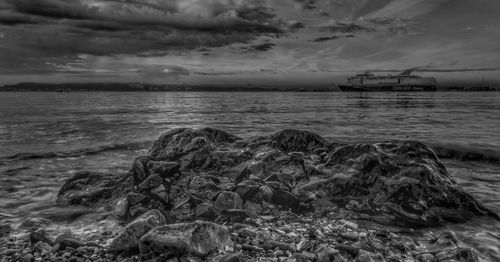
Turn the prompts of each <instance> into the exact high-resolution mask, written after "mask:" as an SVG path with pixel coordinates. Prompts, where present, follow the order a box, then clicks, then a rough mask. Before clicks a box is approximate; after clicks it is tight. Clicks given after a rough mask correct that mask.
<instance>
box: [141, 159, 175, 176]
mask: <svg viewBox="0 0 500 262" xmlns="http://www.w3.org/2000/svg"><path fill="white" fill-rule="evenodd" d="M180 168H181V165H180V164H179V163H177V162H166V161H149V162H148V164H147V169H148V172H149V174H151V175H154V174H157V175H160V176H161V177H162V178H170V177H173V176H175V175H176V174H178V173H179V172H180V170H179V169H180Z"/></svg>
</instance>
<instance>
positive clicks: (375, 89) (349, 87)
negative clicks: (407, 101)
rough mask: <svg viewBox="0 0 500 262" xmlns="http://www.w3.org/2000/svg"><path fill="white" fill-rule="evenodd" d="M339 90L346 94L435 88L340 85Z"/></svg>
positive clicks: (434, 87) (430, 90) (433, 88)
mask: <svg viewBox="0 0 500 262" xmlns="http://www.w3.org/2000/svg"><path fill="white" fill-rule="evenodd" d="M339 88H340V89H341V90H342V91H346V92H432V91H436V89H437V88H436V86H353V85H340V86H339Z"/></svg>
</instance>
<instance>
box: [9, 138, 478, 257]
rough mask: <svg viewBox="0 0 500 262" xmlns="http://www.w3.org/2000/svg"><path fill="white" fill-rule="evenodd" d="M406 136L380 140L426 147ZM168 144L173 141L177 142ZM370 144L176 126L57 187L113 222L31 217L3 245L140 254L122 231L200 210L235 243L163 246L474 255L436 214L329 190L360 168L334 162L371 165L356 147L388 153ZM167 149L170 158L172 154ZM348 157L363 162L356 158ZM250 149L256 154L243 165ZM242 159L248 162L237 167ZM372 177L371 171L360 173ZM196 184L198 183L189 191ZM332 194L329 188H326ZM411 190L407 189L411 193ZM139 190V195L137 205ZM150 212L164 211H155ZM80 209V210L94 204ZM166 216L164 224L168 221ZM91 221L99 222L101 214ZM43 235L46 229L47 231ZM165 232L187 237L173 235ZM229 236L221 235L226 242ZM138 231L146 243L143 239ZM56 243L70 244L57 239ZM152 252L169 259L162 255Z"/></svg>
mask: <svg viewBox="0 0 500 262" xmlns="http://www.w3.org/2000/svg"><path fill="white" fill-rule="evenodd" d="M193 143H194V144H193ZM400 143H402V144H397V143H396V144H386V145H385V146H384V147H388V148H387V149H383V150H395V151H391V152H393V153H395V155H394V157H395V159H399V160H397V161H406V160H404V159H406V158H407V157H408V156H406V155H405V153H403V152H405V151H404V150H410V151H409V152H421V153H422V152H426V151H425V150H427V149H425V147H422V148H420V147H421V145H419V144H411V143H410V144H408V143H406V142H400ZM172 147H173V148H178V149H175V150H174V149H173V148H172ZM404 148H407V149H404ZM419 148H420V149H419ZM348 149H349V150H348ZM170 150H174V151H170ZM177 150H180V151H177ZM183 150H184V151H183ZM185 150H187V151H185ZM241 150H243V151H241ZM245 150H249V151H245ZM339 150H340V151H339ZM346 150H347V151H346ZM367 150H368V151H367ZM372 150H375V148H372V147H371V146H370V145H369V144H366V145H359V146H358V145H354V147H351V145H349V144H328V143H327V142H326V141H325V140H323V139H322V138H321V137H319V136H318V135H316V134H314V133H310V132H304V131H293V130H292V131H289V130H285V131H281V132H277V133H275V134H273V135H271V136H264V137H253V138H248V139H240V138H238V137H235V136H233V135H230V134H228V133H225V132H223V131H220V130H216V129H210V128H205V129H175V130H169V131H168V132H167V133H165V134H164V135H163V136H161V137H160V138H159V139H158V140H157V141H156V142H155V145H154V146H153V148H152V149H151V150H150V156H147V157H139V158H138V159H136V161H134V163H133V164H132V169H131V171H130V172H129V173H128V174H110V175H106V174H98V173H93V172H81V173H79V174H77V175H76V176H75V177H73V178H72V179H70V180H69V181H67V182H66V183H65V184H64V186H63V187H62V188H61V190H60V192H59V197H58V204H59V205H60V206H61V207H64V206H67V205H68V204H70V206H72V205H75V204H76V205H77V206H81V205H83V206H86V207H88V208H90V209H91V210H100V211H99V212H98V214H100V217H101V223H103V224H105V225H106V226H108V227H110V228H112V230H111V231H108V230H105V229H103V232H93V233H92V234H87V236H85V233H84V234H78V233H75V232H73V233H72V234H69V235H68V234H66V235H65V236H62V237H61V236H59V235H60V234H61V233H62V232H60V231H59V232H57V230H56V231H52V232H51V231H50V230H47V231H49V233H48V234H44V233H43V232H41V231H39V232H38V233H40V234H38V235H37V236H38V237H39V238H37V239H35V241H33V235H34V233H33V231H32V229H35V228H38V227H41V228H43V223H42V224H39V225H38V226H35V227H32V228H31V229H26V228H25V227H23V228H18V229H16V230H13V233H15V234H17V235H15V236H8V235H7V236H6V237H3V238H2V240H0V246H1V247H0V253H2V254H4V255H8V256H9V257H10V258H12V259H14V258H15V259H25V260H26V259H27V260H26V261H38V260H37V259H39V258H45V259H46V258H47V257H49V258H51V259H52V258H53V259H58V258H61V259H63V258H64V259H68V258H71V259H75V261H80V258H82V259H83V260H81V261H86V259H88V260H90V261H114V260H115V259H122V258H127V259H129V260H127V261H138V260H139V258H140V257H141V256H142V257H146V256H147V254H148V253H147V252H145V251H144V250H145V249H144V250H140V252H139V251H138V250H136V251H133V249H130V248H124V246H123V245H125V243H129V241H130V239H126V241H125V240H120V239H123V238H124V235H125V236H126V235H127V233H126V232H127V230H128V229H129V230H130V229H131V228H132V229H133V230H138V229H140V228H144V227H146V228H148V227H151V229H152V228H156V227H174V226H173V225H175V226H181V225H179V223H185V224H186V225H182V226H183V227H189V228H193V227H194V228H199V230H202V229H203V228H205V227H207V224H197V223H196V222H194V221H197V220H204V221H212V222H215V224H216V226H213V225H211V224H209V225H208V226H209V228H212V229H207V230H209V231H210V230H215V231H216V232H219V231H220V230H222V231H224V232H225V231H227V238H229V239H230V240H231V243H232V245H229V244H228V245H224V246H217V247H210V248H209V249H210V252H208V254H207V255H205V254H204V253H203V252H202V253H203V254H201V253H199V252H198V251H196V248H194V247H191V246H190V244H187V245H188V246H185V247H184V248H188V250H189V248H194V249H193V250H194V251H192V252H191V251H190V252H187V253H186V252H184V253H182V252H181V253H182V254H179V253H178V252H180V251H179V250H177V251H176V252H174V253H175V254H176V255H172V254H170V253H169V252H166V251H165V252H164V254H170V255H167V256H169V257H174V256H175V257H178V258H179V259H181V261H183V259H184V260H185V259H188V258H190V257H191V258H193V259H194V257H198V258H199V257H201V258H202V259H206V260H207V261H214V259H217V260H215V261H247V260H245V258H247V259H250V258H251V257H255V256H259V257H261V258H263V257H268V259H270V260H259V261H283V260H286V261H328V260H321V259H325V258H326V259H329V258H335V259H338V260H337V261H354V260H357V261H369V260H363V259H370V258H371V259H375V260H376V259H385V260H390V259H417V260H419V261H430V260H429V259H439V258H445V257H449V258H454V257H455V258H457V257H458V256H463V255H464V254H467V256H468V259H469V260H465V261H477V259H478V258H477V257H478V253H477V252H476V251H475V250H474V249H472V248H469V247H466V246H463V244H461V243H459V242H458V241H457V239H456V238H455V237H454V236H453V233H451V232H446V231H444V232H441V231H440V230H437V231H436V230H431V231H429V230H427V229H425V228H428V226H429V225H424V227H423V229H418V228H419V227H420V226H418V227H415V226H416V225H419V224H422V223H423V222H425V220H421V219H419V218H417V220H415V218H416V217H413V216H408V215H404V212H403V213H401V212H399V211H398V212H396V213H393V212H395V211H394V210H393V211H391V210H389V211H387V210H386V211H381V210H379V211H376V210H378V209H377V208H375V207H369V206H368V208H369V209H370V210H371V211H369V213H371V215H368V214H369V213H367V210H365V209H366V208H367V207H363V204H361V203H364V201H365V200H363V199H364V198H359V199H358V198H356V197H355V198H353V199H352V200H355V201H354V202H352V200H351V201H347V202H346V201H345V200H341V199H342V197H341V198H337V197H333V195H331V194H332V193H334V192H337V191H336V190H341V191H342V190H345V189H346V188H344V187H341V188H337V189H328V187H327V188H326V189H325V188H322V187H321V184H322V183H320V184H318V182H319V181H323V180H321V179H325V178H327V177H331V179H333V180H325V182H326V181H336V182H335V183H336V184H338V183H344V182H342V181H346V180H345V179H347V181H350V179H353V177H352V176H351V177H349V176H347V177H344V176H340V177H338V176H337V175H334V173H331V170H330V169H331V168H334V169H333V170H337V169H338V168H341V169H339V170H338V171H341V172H346V171H347V170H349V168H355V169H357V170H358V172H365V171H362V170H364V167H363V165H365V164H366V160H365V164H361V162H358V161H356V160H355V159H357V157H354V156H356V155H358V157H359V156H363V155H364V157H368V159H369V158H370V157H383V156H384V154H386V153H383V154H382V152H385V151H380V152H379V151H377V150H378V149H377V150H375V151H372ZM401 150H403V151H401ZM415 150H416V151H415ZM421 150H424V151H421ZM174 152H177V153H174ZM182 152H184V153H182ZM245 152H246V153H245ZM431 152H432V151H431ZM172 154H173V155H172ZM353 154H354V155H353ZM372 154H373V155H372ZM379 154H380V155H379ZM412 154H414V153H412ZM419 154H420V153H419ZM422 154H423V155H418V154H417V155H416V156H409V157H410V158H411V159H414V160H412V161H415V160H417V161H420V160H419V159H421V158H422V159H427V160H425V161H437V162H436V167H435V168H437V169H435V171H437V170H439V160H437V159H435V160H432V159H433V157H432V154H428V153H422ZM339 157H340V158H339ZM353 157H354V158H353ZM333 159H335V161H336V162H335V164H334V165H333V166H331V167H329V166H328V164H326V163H332V164H333V162H331V161H333ZM390 159H391V158H388V159H386V160H382V162H381V163H386V164H389V163H390V161H392V160H390ZM172 160H174V162H169V161H172ZM353 160H354V161H355V163H357V164H361V166H358V167H357V166H356V165H357V164H355V165H354V166H352V164H349V163H351V162H349V161H353ZM151 161H153V162H151ZM247 161H249V162H247ZM255 161H257V162H258V163H260V164H258V163H257V164H256V165H250V166H248V164H249V163H252V162H255ZM304 161H305V162H304ZM325 161H326V162H325ZM338 161H340V162H338ZM345 161H347V162H345ZM385 161H389V162H385ZM150 162H151V163H150ZM301 163H302V164H301ZM408 163H410V162H408ZM325 164H326V165H325ZM345 165H348V166H345ZM377 165H378V164H376V166H377ZM384 165H385V164H384ZM384 165H382V166H379V167H383V166H384ZM242 166H245V167H246V168H243V169H241V167H242ZM343 166H345V167H348V169H344V167H343ZM398 166H399V165H398ZM359 168H360V169H359ZM365 168H366V167H365ZM273 170H274V171H273ZM342 170H343V171H342ZM435 171H434V172H435ZM318 172H319V173H318ZM377 172H380V171H377ZM439 172H441V171H439ZM437 174H438V173H435V174H434V175H437ZM379 175H381V174H379ZM434 175H433V176H434ZM365 179H367V178H363V179H362V180H363V181H365ZM85 181H86V182H85ZM119 181H121V182H119ZM193 181H196V182H193ZM355 181H361V180H352V182H353V183H354V182H355ZM111 182H112V183H111ZM110 183H111V184H110ZM158 183H159V184H160V185H159V184H158ZM328 183H331V182H328ZM356 183H357V182H356ZM75 185H84V188H81V189H78V188H74V186H75ZM332 185H334V184H332ZM318 186H319V187H318ZM167 187H169V188H170V189H168V188H167ZM191 187H194V188H193V190H194V189H195V188H196V190H194V191H189V188H191ZM94 189H99V190H94ZM89 190H90V191H89ZM100 190H104V191H100ZM108 190H109V191H108ZM170 190H172V191H170ZM186 190H188V191H186ZM255 190H257V191H255ZM262 190H263V191H262ZM325 190H326V191H325ZM331 190H333V191H331ZM443 190H447V189H444V188H443ZM169 191H170V192H169ZM186 192H196V194H197V195H189V194H188V195H185V194H183V193H186ZM259 192H260V193H259ZM328 192H329V193H328ZM348 192H350V191H345V192H344V194H351V193H348ZM82 193H83V195H82ZM199 194H201V195H199ZM325 194H326V196H327V197H326V198H325V197H322V196H325ZM460 194H461V193H460ZM221 195H223V196H224V197H222V196H221ZM158 196H160V198H158ZM340 196H341V195H340ZM186 197H188V198H187V200H186ZM332 197H333V198H332ZM408 197H410V198H412V196H411V194H410V195H408ZM200 199H205V200H200ZM258 199H260V200H258ZM123 201H125V202H123ZM137 201H138V202H137ZM185 201H187V202H185ZM193 201H194V202H193ZM198 201H201V202H198ZM259 201H262V202H259ZM359 201H361V202H359ZM391 201H392V200H391ZM424 201H425V200H424ZM134 202H137V203H136V204H135V206H134ZM124 203H125V204H124ZM366 203H369V202H366ZM395 204H396V205H399V204H398V202H387V203H386V204H384V205H383V206H385V207H386V208H387V207H393V208H394V207H396V206H394V205H395ZM463 204H464V206H463V208H464V209H458V210H462V211H458V210H457V211H452V210H449V211H446V212H451V211H452V212H464V213H462V214H463V215H466V214H468V213H469V212H472V210H471V211H467V210H468V208H467V207H466V204H467V203H465V202H464V203H463ZM479 205H480V204H479ZM374 208H375V209H374ZM421 208H424V206H422V207H421ZM424 209H425V208H424ZM148 210H153V211H148ZM154 210H157V211H154ZM290 210H292V211H293V210H295V212H291V211H290ZM298 210H301V211H298ZM151 212H153V213H154V212H156V213H159V214H160V215H157V214H153V215H152V214H151ZM374 212H375V213H374ZM380 212H381V213H380ZM387 212H389V213H387ZM419 212H420V211H419ZM473 212H477V211H473ZM480 212H483V211H480ZM376 213H378V214H376ZM396 214H398V216H401V215H404V216H402V217H399V218H397V219H396V220H395V221H399V222H401V223H402V224H401V226H402V227H396V228H394V227H388V226H384V225H382V224H386V223H389V224H393V223H394V221H392V222H390V221H391V220H389V221H388V220H387V219H391V217H393V216H394V215H396ZM429 215H432V214H431V213H429ZM442 215H445V213H443V214H442ZM442 215H441V216H442ZM469 215H470V214H469ZM469 215H467V216H469ZM81 216H82V217H80V218H76V219H77V220H76V221H79V220H80V219H88V217H92V216H94V215H93V214H89V215H85V214H82V215H81ZM144 216H145V217H144ZM77 217H78V216H77ZM162 217H163V218H162ZM429 218H431V217H429ZM154 221H160V222H154ZM162 221H163V222H162ZM121 223H125V224H124V225H126V224H127V223H128V225H127V226H126V227H125V228H123V227H121V226H119V225H120V224H121ZM151 223H152V225H150V224H151ZM380 223H382V224H380ZM408 223H410V224H412V225H413V226H412V227H413V228H414V229H412V230H409V231H407V230H402V228H404V227H405V226H406V227H407V226H408V225H410V224H408ZM447 223H449V222H446V221H442V222H440V223H438V224H436V225H439V224H447ZM35 224H36V223H35ZM165 224H167V226H163V225H165ZM219 226H221V227H222V229H221V228H219ZM421 226H422V225H421ZM91 228H92V227H91ZM127 228H128V229H127ZM213 228H215V229H213ZM263 228H264V229H265V228H267V231H266V230H264V231H263V230H262V229H263ZM49 229H50V228H49ZM68 229H69V230H71V227H70V228H66V230H68ZM73 229H74V231H78V232H80V231H79V230H76V229H77V227H74V228H73ZM93 230H97V231H99V230H101V229H100V228H99V227H95V226H94V228H93ZM89 231H91V230H89ZM147 231H149V230H147ZM202 231H203V230H202ZM215 231H214V232H215ZM433 231H435V232H433ZM210 232H211V231H210ZM268 232H270V233H268ZM87 233H88V232H87ZM145 233H147V232H144V234H145ZM144 234H143V235H144ZM35 235H36V234H35ZM40 235H43V237H41V238H40ZM169 237H170V238H172V237H173V238H176V239H181V238H182V236H177V235H174V236H171V235H169ZM193 237H195V236H193ZM30 238H31V240H30ZM227 238H226V240H224V241H225V243H226V242H227V243H229V241H228V240H227ZM117 239H118V240H117ZM37 240H38V241H37ZM113 241H114V242H115V243H116V242H118V243H119V244H115V246H118V247H121V249H119V250H114V251H110V250H109V249H110V245H113V244H112V243H113ZM127 241H128V242H127ZM135 241H137V243H138V244H139V243H142V242H140V241H142V240H140V239H136V240H135ZM159 241H160V240H159ZM214 241H216V242H217V241H218V240H214ZM224 241H223V242H224ZM39 242H41V243H39ZM43 243H45V244H48V245H45V244H43ZM61 243H65V244H62V245H63V246H64V245H66V246H65V247H63V248H61ZM227 243H226V244H227ZM127 245H128V244H127ZM7 247H8V248H7ZM172 248H174V249H175V248H179V247H176V246H174V247H172ZM13 250H17V251H13ZM169 250H170V249H169ZM180 250H184V249H180ZM134 252H135V253H134ZM197 252H198V253H197ZM17 253H20V254H24V255H23V256H24V257H23V256H16V254H17ZM29 254H31V257H30V255H29ZM320 257H321V259H320ZM30 259H31V260H30ZM156 259H160V260H159V261H162V260H161V259H166V257H163V258H160V257H157V258H156ZM229 259H238V260H229ZM276 259H277V260H276ZM426 259H427V260H426ZM7 261H9V260H7ZM249 261H254V260H251V259H250V260H249Z"/></svg>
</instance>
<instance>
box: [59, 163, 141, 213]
mask: <svg viewBox="0 0 500 262" xmlns="http://www.w3.org/2000/svg"><path fill="white" fill-rule="evenodd" d="M132 186H133V182H132V178H131V176H129V175H128V174H118V175H113V174H103V173H97V172H90V171H85V172H78V173H76V174H75V175H74V176H73V177H72V178H70V179H69V180H68V181H66V182H65V183H64V185H63V186H62V187H61V189H60V190H59V192H58V194H57V203H58V204H60V205H65V204H71V205H84V206H90V205H95V204H99V203H105V202H109V201H110V200H113V199H117V198H119V197H121V196H123V195H124V194H126V192H127V191H128V190H130V189H131V188H132Z"/></svg>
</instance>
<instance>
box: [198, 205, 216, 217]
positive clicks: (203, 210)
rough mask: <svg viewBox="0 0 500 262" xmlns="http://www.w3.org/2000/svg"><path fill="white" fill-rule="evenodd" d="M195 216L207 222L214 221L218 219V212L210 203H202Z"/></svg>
mask: <svg viewBox="0 0 500 262" xmlns="http://www.w3.org/2000/svg"><path fill="white" fill-rule="evenodd" d="M195 216H196V217H197V218H204V219H207V220H213V219H215V218H217V212H216V211H215V209H214V206H213V205H212V204H209V203H201V204H199V205H198V206H196V211H195Z"/></svg>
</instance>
